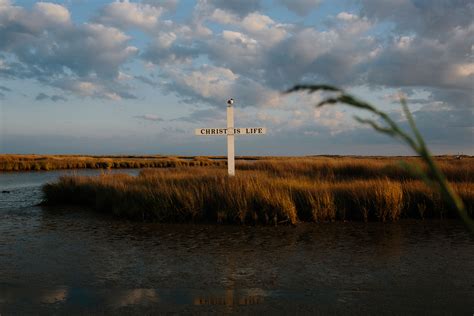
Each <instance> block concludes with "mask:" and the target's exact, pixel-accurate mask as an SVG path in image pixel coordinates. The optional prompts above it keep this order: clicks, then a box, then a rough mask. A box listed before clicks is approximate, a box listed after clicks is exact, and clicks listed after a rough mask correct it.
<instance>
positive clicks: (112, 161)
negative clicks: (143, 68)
mask: <svg viewBox="0 0 474 316" xmlns="http://www.w3.org/2000/svg"><path fill="white" fill-rule="evenodd" d="M222 158H223V157H215V158H213V159H209V158H207V157H179V156H80V155H0V171H40V170H56V169H111V168H114V169H118V168H121V169H124V168H172V167H182V166H187V167H193V166H200V167H204V166H223V165H224V164H225V161H223V160H222Z"/></svg>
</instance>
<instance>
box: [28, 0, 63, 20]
mask: <svg viewBox="0 0 474 316" xmlns="http://www.w3.org/2000/svg"><path fill="white" fill-rule="evenodd" d="M35 10H36V11H37V12H38V13H39V14H41V15H42V16H43V17H44V18H45V19H47V20H48V21H50V22H52V23H60V24H67V23H70V22H71V15H70V14H69V11H68V9H67V8H65V7H63V6H62V5H59V4H55V3H50V2H38V3H36V4H35Z"/></svg>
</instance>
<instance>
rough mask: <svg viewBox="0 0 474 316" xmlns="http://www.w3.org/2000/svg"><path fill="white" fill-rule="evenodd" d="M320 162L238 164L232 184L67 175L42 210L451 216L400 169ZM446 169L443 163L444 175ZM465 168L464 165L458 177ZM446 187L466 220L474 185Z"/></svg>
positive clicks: (219, 176)
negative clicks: (452, 191)
mask: <svg viewBox="0 0 474 316" xmlns="http://www.w3.org/2000/svg"><path fill="white" fill-rule="evenodd" d="M323 160H324V161H321V159H290V160H279V161H278V160H275V161H257V162H253V163H241V164H239V169H240V170H239V172H237V175H236V176H235V177H228V176H227V174H226V171H225V169H224V168H219V167H206V168H186V167H179V168H170V169H145V170H142V171H141V172H140V174H139V176H136V177H134V176H129V175H123V174H122V175H120V174H119V175H117V174H114V175H112V174H103V175H101V176H96V177H81V176H66V177H62V178H60V179H59V181H57V182H55V183H51V184H47V185H45V186H44V187H43V192H44V198H45V203H46V204H58V203H59V204H78V205H84V206H87V207H92V208H94V209H96V210H97V211H100V212H104V213H111V214H114V215H117V216H119V217H125V218H130V219H135V220H143V221H157V222H217V223H240V224H267V225H275V224H279V223H280V224H281V223H291V224H296V223H298V222H302V221H309V222H326V221H336V220H342V221H344V220H360V221H382V222H385V221H397V220H399V219H400V218H448V217H454V216H455V212H453V210H452V208H450V207H449V205H446V202H444V200H443V199H442V197H441V195H440V193H439V192H438V191H436V190H433V189H431V188H429V187H428V186H427V185H426V184H425V183H423V181H421V180H419V179H413V178H412V177H410V176H406V175H405V174H404V172H405V171H404V170H403V169H395V170H398V171H399V172H401V173H403V175H402V174H397V173H396V171H394V169H393V166H392V165H391V164H392V163H393V161H392V160H388V161H387V160H385V162H384V160H383V159H382V160H380V159H377V160H376V161H377V162H375V163H374V160H370V159H361V160H358V161H357V162H354V161H353V160H354V159H342V160H341V159H340V160H337V161H334V159H329V158H328V159H323ZM450 163H453V162H445V164H446V166H445V167H446V170H449V169H450V168H451V167H450V166H449V165H450ZM371 165H372V166H374V170H372V169H370V166H371ZM469 168H471V166H470V165H469V164H465V165H463V168H462V169H463V170H464V174H465V173H466V170H465V169H469ZM348 170H354V172H353V173H351V172H350V171H348ZM453 176H454V173H453ZM452 185H453V187H454V188H455V190H456V192H458V194H459V195H460V196H461V197H462V199H463V201H464V203H465V204H466V206H467V209H468V211H469V213H470V215H471V216H472V215H473V207H474V183H473V179H472V178H468V177H466V176H464V177H463V178H462V180H453V182H452Z"/></svg>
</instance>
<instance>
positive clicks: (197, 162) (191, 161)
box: [0, 154, 473, 171]
mask: <svg viewBox="0 0 474 316" xmlns="http://www.w3.org/2000/svg"><path fill="white" fill-rule="evenodd" d="M456 157H458V158H461V160H462V159H469V160H471V159H472V158H473V156H468V155H462V156H455V155H440V156H436V157H435V158H436V159H437V160H441V161H442V160H457V158H456ZM295 159H336V160H337V159H377V160H387V161H390V160H407V159H408V160H410V159H416V157H415V156H352V155H309V156H294V157H292V156H237V157H236V160H237V161H262V160H278V161H287V160H295ZM226 163H227V162H226V157H225V156H162V155H18V154H1V155H0V171H42V170H43V171H48V170H61V169H130V168H174V167H211V166H214V167H222V166H225V165H226Z"/></svg>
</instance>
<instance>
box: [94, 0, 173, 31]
mask: <svg viewBox="0 0 474 316" xmlns="http://www.w3.org/2000/svg"><path fill="white" fill-rule="evenodd" d="M163 12H164V8H163V7H160V6H155V5H151V4H146V3H134V2H129V1H128V0H124V1H115V2H112V3H110V4H108V5H106V6H105V7H104V8H103V9H102V12H101V15H100V17H99V18H98V20H99V21H100V22H101V23H104V24H109V25H115V26H118V27H138V28H142V29H145V30H152V29H154V28H156V27H157V26H158V22H159V19H160V16H161V15H162V14H163Z"/></svg>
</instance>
